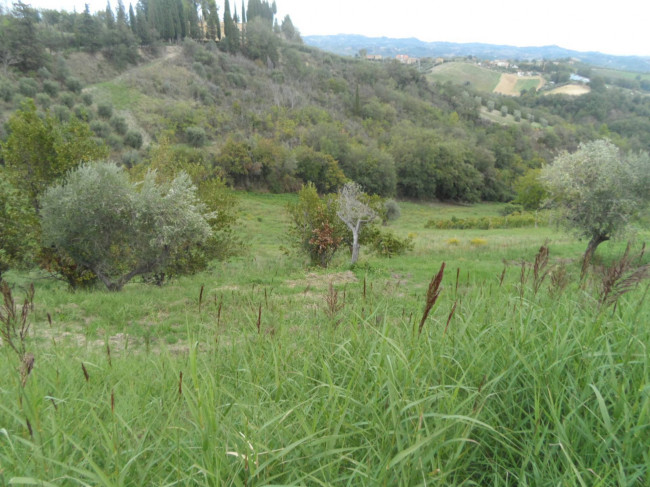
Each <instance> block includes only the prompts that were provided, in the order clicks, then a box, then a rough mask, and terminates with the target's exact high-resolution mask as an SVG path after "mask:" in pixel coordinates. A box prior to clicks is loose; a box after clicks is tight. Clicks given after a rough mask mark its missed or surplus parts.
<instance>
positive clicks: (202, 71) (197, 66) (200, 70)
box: [192, 62, 207, 78]
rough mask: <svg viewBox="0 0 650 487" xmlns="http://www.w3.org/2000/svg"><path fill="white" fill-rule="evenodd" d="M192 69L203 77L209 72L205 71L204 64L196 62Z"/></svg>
mask: <svg viewBox="0 0 650 487" xmlns="http://www.w3.org/2000/svg"><path fill="white" fill-rule="evenodd" d="M192 71H194V72H195V73H196V74H198V75H199V76H200V77H201V78H205V77H206V76H207V73H206V72H205V66H203V64H201V63H198V62H195V63H193V64H192Z"/></svg>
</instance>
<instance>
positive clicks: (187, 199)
mask: <svg viewBox="0 0 650 487" xmlns="http://www.w3.org/2000/svg"><path fill="white" fill-rule="evenodd" d="M209 218H211V215H209V214H207V213H206V210H205V207H204V205H203V204H202V203H201V202H200V201H199V199H198V198H197V196H196V189H195V187H194V186H193V185H192V182H191V180H190V178H189V177H188V176H187V175H186V174H185V173H181V174H180V175H179V176H177V177H176V178H175V179H174V180H173V181H171V182H170V183H166V184H165V183H162V184H157V183H156V180H155V174H154V173H153V172H150V173H148V174H147V175H146V176H145V178H144V180H143V181H142V182H140V183H133V182H131V181H130V180H129V176H128V174H127V173H126V172H125V171H124V170H123V169H122V168H121V167H119V166H117V165H115V164H113V163H107V162H97V163H94V164H93V163H90V164H84V165H81V166H79V167H78V168H76V169H74V170H73V171H71V172H70V173H69V174H68V175H67V176H66V178H65V180H64V182H63V183H61V184H58V185H55V186H53V187H51V188H49V189H48V190H47V191H46V192H45V194H44V195H43V197H42V199H41V225H42V232H43V242H44V244H45V245H46V246H52V247H54V248H55V249H57V250H60V251H63V252H65V253H66V254H67V255H68V256H69V257H70V258H72V259H73V260H74V261H75V262H76V263H77V264H80V265H83V266H85V267H87V268H89V269H91V270H92V271H93V272H94V273H95V274H96V275H97V277H98V278H99V279H100V280H101V281H102V282H103V283H104V284H105V285H106V287H107V288H108V289H109V290H111V291H119V290H120V289H122V287H123V286H124V285H125V284H126V283H127V282H129V281H130V280H131V279H132V278H133V277H135V276H137V275H142V274H149V273H153V272H158V271H160V270H161V269H164V267H165V265H166V263H167V261H168V258H169V256H170V255H171V254H172V253H173V252H174V251H175V250H177V249H178V248H179V247H181V246H187V245H188V244H193V245H198V244H201V243H203V242H205V241H206V240H207V239H208V238H209V237H210V234H211V229H210V225H209V223H208V219H209Z"/></svg>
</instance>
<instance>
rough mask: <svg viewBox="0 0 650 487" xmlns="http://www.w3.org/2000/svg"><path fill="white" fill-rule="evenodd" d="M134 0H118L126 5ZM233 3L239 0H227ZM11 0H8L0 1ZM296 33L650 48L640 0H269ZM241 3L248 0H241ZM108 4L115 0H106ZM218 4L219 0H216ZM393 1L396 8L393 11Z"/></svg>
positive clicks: (649, 17)
mask: <svg viewBox="0 0 650 487" xmlns="http://www.w3.org/2000/svg"><path fill="white" fill-rule="evenodd" d="M24 1H25V3H31V5H32V6H34V7H37V8H53V9H66V10H72V9H73V8H75V7H76V9H77V11H82V10H83V8H84V3H89V4H90V9H91V11H95V10H97V9H102V10H103V9H104V8H105V7H106V0H85V1H84V0H58V1H51V0H32V1H31V2H30V1H29V0H24ZM129 1H133V4H134V7H135V3H136V2H137V0H123V2H124V4H125V6H126V7H127V8H128V5H129ZM230 1H231V7H232V6H233V4H234V5H236V6H237V10H238V11H239V10H240V9H241V0H230ZM3 2H4V3H5V5H7V4H9V5H10V4H11V0H0V3H3ZM276 2H277V6H278V16H279V17H280V19H282V18H283V17H284V15H285V14H289V15H290V16H291V19H292V21H293V23H294V25H295V26H296V27H297V28H298V29H299V30H300V32H301V33H302V34H303V35H316V34H362V35H366V36H371V37H378V36H386V37H398V38H399V37H417V38H418V39H421V40H423V41H449V42H484V43H488V44H508V45H515V46H544V45H550V44H556V45H558V46H561V47H565V48H568V49H575V50H577V51H600V52H604V53H607V54H618V55H642V56H650V26H649V25H648V24H649V22H650V2H648V0H618V1H616V2H611V1H606V0H602V1H601V0H589V1H586V0H539V1H537V2H525V1H522V0H500V1H492V2H490V1H486V0H446V1H432V0H418V1H416V0H276ZM246 3H248V1H247V0H246ZM111 5H113V7H115V6H116V5H117V0H112V1H111ZM217 5H220V12H223V0H217ZM396 8H399V11H396Z"/></svg>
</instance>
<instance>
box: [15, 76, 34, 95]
mask: <svg viewBox="0 0 650 487" xmlns="http://www.w3.org/2000/svg"><path fill="white" fill-rule="evenodd" d="M18 92H19V93H20V94H21V95H23V96H27V97H29V98H34V97H35V96H36V93H38V83H37V82H36V80H35V79H33V78H20V79H19V80H18Z"/></svg>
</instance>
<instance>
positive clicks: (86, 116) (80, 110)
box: [72, 105, 93, 122]
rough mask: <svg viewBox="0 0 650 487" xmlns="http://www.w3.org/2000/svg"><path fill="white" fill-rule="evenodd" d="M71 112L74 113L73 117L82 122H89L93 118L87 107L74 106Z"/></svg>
mask: <svg viewBox="0 0 650 487" xmlns="http://www.w3.org/2000/svg"><path fill="white" fill-rule="evenodd" d="M72 111H73V112H74V115H75V117H77V118H78V119H79V120H83V121H84V122H90V121H91V120H92V118H93V112H91V111H90V110H88V107H86V106H85V105H75V106H74V108H73V109H72Z"/></svg>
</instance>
